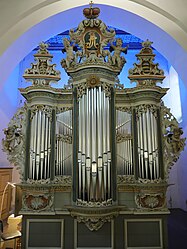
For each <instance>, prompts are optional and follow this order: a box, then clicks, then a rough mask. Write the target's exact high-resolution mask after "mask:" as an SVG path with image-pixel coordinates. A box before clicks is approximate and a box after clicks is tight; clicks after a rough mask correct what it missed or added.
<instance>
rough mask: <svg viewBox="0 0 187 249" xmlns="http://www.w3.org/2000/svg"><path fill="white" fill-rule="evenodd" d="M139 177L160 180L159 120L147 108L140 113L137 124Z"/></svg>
mask: <svg viewBox="0 0 187 249" xmlns="http://www.w3.org/2000/svg"><path fill="white" fill-rule="evenodd" d="M137 133H138V158H139V161H138V163H139V177H140V178H143V179H150V180H154V179H158V178H159V163H158V138H157V136H158V134H157V120H156V117H155V116H154V113H153V112H152V110H151V109H149V108H148V107H147V109H146V110H145V111H144V112H140V114H139V118H138V122H137Z"/></svg>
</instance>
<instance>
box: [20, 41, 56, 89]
mask: <svg viewBox="0 0 187 249" xmlns="http://www.w3.org/2000/svg"><path fill="white" fill-rule="evenodd" d="M47 48H48V44H45V43H43V42H42V43H40V45H39V50H38V52H37V53H36V54H35V55H34V57H35V61H36V63H31V68H29V69H26V70H25V73H24V75H23V77H24V78H25V79H26V80H27V81H31V82H32V83H33V85H34V86H38V85H41V86H48V85H49V84H50V83H51V82H56V81H58V80H60V71H58V70H56V69H55V67H56V64H50V62H51V60H52V58H53V55H51V54H49V52H48V50H47Z"/></svg>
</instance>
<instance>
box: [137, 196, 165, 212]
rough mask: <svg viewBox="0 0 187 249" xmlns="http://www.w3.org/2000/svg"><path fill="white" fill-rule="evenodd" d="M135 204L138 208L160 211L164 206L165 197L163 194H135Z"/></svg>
mask: <svg viewBox="0 0 187 249" xmlns="http://www.w3.org/2000/svg"><path fill="white" fill-rule="evenodd" d="M135 202H136V204H137V206H138V208H145V209H158V208H159V209H160V208H162V207H164V205H165V196H164V194H163V193H156V194H145V193H143V194H137V195H136V196H135Z"/></svg>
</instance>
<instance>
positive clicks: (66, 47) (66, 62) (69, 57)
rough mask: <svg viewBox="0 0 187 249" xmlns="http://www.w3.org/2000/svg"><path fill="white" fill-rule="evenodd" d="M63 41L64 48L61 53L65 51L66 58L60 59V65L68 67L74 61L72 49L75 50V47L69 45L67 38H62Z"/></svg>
mask: <svg viewBox="0 0 187 249" xmlns="http://www.w3.org/2000/svg"><path fill="white" fill-rule="evenodd" d="M63 43H64V49H63V50H62V53H64V52H66V58H65V60H64V59H63V60H62V61H61V65H62V67H67V68H68V67H70V65H72V63H73V62H75V53H74V51H75V50H76V48H75V47H74V46H73V45H71V43H70V41H69V40H68V39H67V38H64V39H63Z"/></svg>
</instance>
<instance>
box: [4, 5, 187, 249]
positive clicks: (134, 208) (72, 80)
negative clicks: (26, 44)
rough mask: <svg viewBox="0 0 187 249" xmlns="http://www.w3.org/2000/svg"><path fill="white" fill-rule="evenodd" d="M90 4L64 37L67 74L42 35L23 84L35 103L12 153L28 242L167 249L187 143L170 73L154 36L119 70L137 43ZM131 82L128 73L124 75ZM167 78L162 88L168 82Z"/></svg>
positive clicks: (21, 117)
mask: <svg viewBox="0 0 187 249" xmlns="http://www.w3.org/2000/svg"><path fill="white" fill-rule="evenodd" d="M99 12H100V10H99V8H97V7H93V6H92V5H91V6H90V8H85V9H84V10H83V14H84V16H85V19H84V20H83V21H82V22H81V23H80V24H79V25H78V27H77V28H72V29H70V31H69V37H70V38H64V40H63V41H62V43H63V51H62V52H63V53H62V60H61V66H62V68H63V69H64V70H65V72H66V73H67V75H68V76H69V81H68V84H67V85H65V86H64V87H63V88H55V87H52V86H51V83H54V82H56V83H57V84H58V81H61V76H60V72H59V71H58V70H57V69H56V65H55V64H53V62H52V59H53V55H51V54H50V52H49V51H48V45H47V44H46V43H43V42H41V43H40V45H39V49H38V51H37V52H36V54H35V55H34V59H33V63H32V64H31V66H30V67H29V68H28V69H26V70H25V73H24V75H23V77H24V78H25V79H26V80H27V81H28V82H30V83H31V84H30V86H27V87H26V88H21V89H19V90H20V92H21V94H22V96H23V97H24V98H25V104H24V106H23V107H21V108H19V109H18V111H17V112H16V113H15V115H14V116H13V118H12V119H11V121H10V122H9V125H8V127H7V128H6V129H5V130H4V133H5V138H4V140H3V148H4V151H6V152H7V156H8V159H9V161H10V162H11V163H12V164H14V165H15V167H17V168H18V169H19V171H20V175H21V183H20V184H17V189H18V190H19V193H20V198H18V202H19V207H20V208H19V214H22V215H23V238H22V246H23V248H65V249H67V248H69V249H71V248H72V249H74V248H113V249H114V248H117V249H119V248H167V236H166V220H167V215H168V214H169V211H168V208H167V205H166V191H167V187H168V182H167V180H168V174H169V170H170V168H171V167H172V166H173V164H174V163H175V162H176V161H177V159H178V157H179V155H180V152H181V151H182V150H183V148H184V145H185V138H182V134H183V131H182V129H181V128H180V127H179V124H178V122H177V120H176V119H175V117H174V116H173V115H172V113H171V112H170V109H169V108H167V107H166V106H165V105H164V103H163V101H162V97H163V96H164V95H165V94H166V93H167V90H168V89H166V88H162V87H161V86H160V83H162V81H163V80H164V78H165V76H164V71H163V70H162V69H161V68H160V67H159V65H158V63H156V62H155V61H156V58H155V54H154V50H153V48H152V42H151V41H149V40H146V41H144V42H142V48H141V49H140V51H139V53H138V54H137V55H136V57H137V58H135V59H134V64H133V68H129V74H128V78H129V79H130V81H131V82H135V83H136V86H135V87H132V88H126V87H125V84H124V82H119V79H118V75H119V74H120V72H121V71H122V69H123V67H125V66H126V65H125V64H126V61H127V60H128V45H126V46H124V44H123V41H122V40H121V39H120V38H116V34H115V30H114V29H112V28H109V27H107V25H106V24H105V23H103V22H102V20H100V19H99V18H98V16H99ZM124 81H125V79H124ZM158 84H159V86H158Z"/></svg>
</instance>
